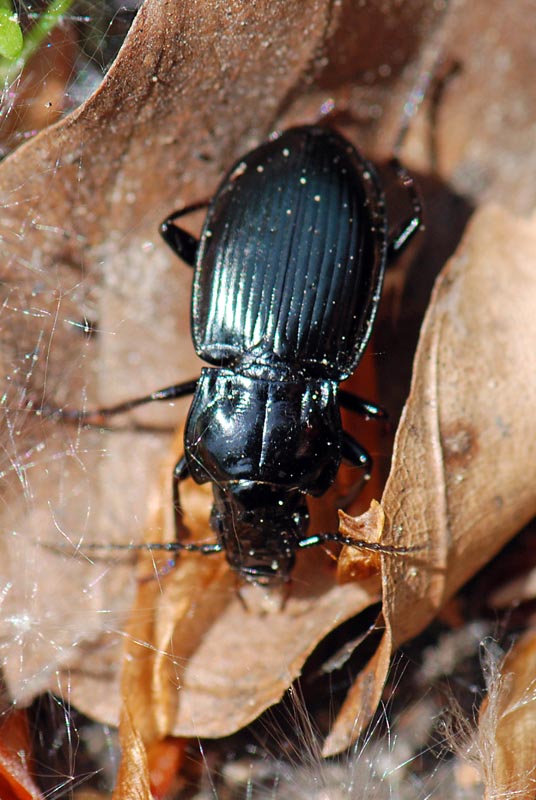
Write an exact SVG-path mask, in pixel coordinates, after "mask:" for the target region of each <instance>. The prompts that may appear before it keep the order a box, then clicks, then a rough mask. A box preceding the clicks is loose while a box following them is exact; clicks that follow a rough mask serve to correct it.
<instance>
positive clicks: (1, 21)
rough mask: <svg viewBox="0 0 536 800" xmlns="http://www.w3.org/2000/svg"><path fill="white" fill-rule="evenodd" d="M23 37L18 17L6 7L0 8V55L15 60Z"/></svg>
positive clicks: (20, 49)
mask: <svg viewBox="0 0 536 800" xmlns="http://www.w3.org/2000/svg"><path fill="white" fill-rule="evenodd" d="M22 46H23V39H22V31H21V29H20V25H19V21H18V17H17V15H16V14H14V13H13V12H12V11H10V10H9V9H7V8H0V56H3V57H4V58H7V59H8V61H15V59H16V58H18V57H19V56H20V54H21V52H22Z"/></svg>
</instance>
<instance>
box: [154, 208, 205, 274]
mask: <svg viewBox="0 0 536 800" xmlns="http://www.w3.org/2000/svg"><path fill="white" fill-rule="evenodd" d="M207 206H208V201H207V200H201V201H200V202H199V203H193V204H192V205H190V206H186V208H182V209H181V210H180V211H175V213H174V214H171V216H170V217H168V218H167V219H165V220H164V221H163V223H162V224H161V225H160V235H161V237H162V238H163V240H164V241H165V242H166V244H168V245H169V246H170V247H171V249H172V250H173V252H174V253H176V254H177V255H178V256H179V258H182V260H183V261H185V262H186V263H187V264H188V266H190V267H193V266H194V264H195V258H196V255H197V248H198V246H199V240H198V239H196V238H195V236H192V234H191V233H188V231H185V230H184V229H183V228H179V226H178V225H175V224H174V223H175V220H176V219H179V217H184V216H186V214H191V213H193V212H194V211H199V209H201V208H206V207H207Z"/></svg>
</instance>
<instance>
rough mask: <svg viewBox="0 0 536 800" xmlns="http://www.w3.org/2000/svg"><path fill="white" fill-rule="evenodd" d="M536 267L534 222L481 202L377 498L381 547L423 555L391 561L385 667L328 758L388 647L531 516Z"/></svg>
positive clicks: (443, 280)
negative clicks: (383, 519)
mask: <svg viewBox="0 0 536 800" xmlns="http://www.w3.org/2000/svg"><path fill="white" fill-rule="evenodd" d="M513 242H515V247H512V243H513ZM535 264H536V224H535V220H534V219H532V220H531V221H528V220H522V219H516V218H514V217H512V216H511V215H510V214H509V213H508V212H506V211H504V210H501V209H499V208H496V207H487V208H484V209H482V210H481V211H479V212H478V213H477V214H476V215H475V216H474V217H473V219H472V221H471V224H470V226H469V229H468V231H467V233H466V235H465V237H464V239H463V241H462V244H461V246H460V248H459V250H458V251H457V253H456V255H455V256H454V258H453V259H452V260H451V261H450V262H449V264H448V265H447V267H446V268H445V270H444V271H443V273H442V275H441V276H440V278H439V280H438V282H437V284H436V287H435V289H434V292H433V295H432V300H431V303H430V307H429V309H428V311H427V314H426V317H425V320H424V323H423V327H422V331H421V337H420V341H419V346H418V348H417V353H416V356H415V363H414V373H413V381H412V387H411V392H410V396H409V398H408V401H407V404H406V407H405V409H404V411H403V414H402V418H401V421H400V425H399V428H398V431H397V435H396V439H395V448H394V453H393V464H392V468H391V474H390V476H389V479H388V481H387V485H386V487H385V491H384V494H383V498H382V505H383V508H384V510H385V516H386V526H385V530H384V533H383V537H382V542H383V543H385V544H393V545H398V546H404V547H408V548H414V549H415V552H414V553H413V554H409V555H404V556H399V557H393V556H383V614H384V618H385V623H386V633H385V639H384V642H383V643H382V645H381V652H382V658H381V662H382V668H381V669H379V668H378V660H377V658H375V659H373V661H372V662H371V664H370V665H369V667H368V668H367V670H366V671H365V673H364V674H363V675H361V676H360V678H359V682H360V683H359V685H360V686H361V685H363V687H364V688H363V689H361V688H359V689H358V690H355V689H354V690H353V691H352V692H351V693H350V695H349V698H348V700H347V701H346V704H345V706H344V708H343V710H342V712H341V716H340V717H339V719H338V720H337V721H336V723H335V725H334V728H333V730H332V732H331V734H330V736H329V738H328V740H327V742H326V746H325V752H326V753H334V752H338V751H340V750H341V749H343V748H344V747H346V746H348V744H349V743H350V742H351V741H352V738H353V737H354V735H355V722H354V720H355V719H356V718H357V717H358V716H359V715H360V713H361V710H362V707H363V704H365V707H368V704H369V699H368V698H369V695H370V693H371V692H372V694H373V695H374V697H376V698H377V699H379V697H380V695H381V689H382V687H383V684H384V682H385V680H386V677H387V669H388V663H389V660H388V658H385V656H384V655H383V654H384V652H385V649H386V648H388V647H390V646H392V647H393V648H395V647H397V646H398V645H400V644H402V643H403V642H405V641H407V640H408V639H410V638H411V637H413V636H415V635H416V634H417V633H419V632H420V631H422V630H423V628H425V627H426V625H427V624H428V623H429V622H430V620H431V619H432V618H433V617H434V616H435V615H436V614H437V612H438V611H439V609H440V608H441V606H442V605H443V604H444V603H445V602H446V600H448V598H449V597H451V596H452V595H453V594H454V593H455V592H456V591H457V590H458V589H459V587H460V586H461V585H462V584H463V583H465V581H467V580H468V578H469V577H471V576H472V575H474V574H475V573H476V572H477V571H478V570H479V569H480V568H481V567H482V566H483V565H484V564H486V563H487V562H488V561H489V560H490V559H491V558H492V557H493V556H494V555H495V554H496V553H497V552H498V551H499V550H500V549H501V547H502V546H503V545H504V544H505V543H506V542H507V541H508V540H509V539H510V538H511V537H512V536H513V535H514V534H515V533H517V532H518V531H519V530H520V529H521V528H522V527H523V525H525V524H526V523H527V522H528V521H529V520H530V519H531V518H532V517H533V516H534V515H535V514H536V489H535V486H536V415H535V414H534V408H535V404H536V385H535V384H534V382H533V381H532V382H531V381H530V380H527V376H532V375H535V374H536V351H535V349H534V346H533V343H534V341H536V316H535V314H534V308H535V306H536V270H535V268H534V267H535ZM389 640H390V641H389ZM371 684H372V685H373V686H374V688H373V689H371V688H370V687H371Z"/></svg>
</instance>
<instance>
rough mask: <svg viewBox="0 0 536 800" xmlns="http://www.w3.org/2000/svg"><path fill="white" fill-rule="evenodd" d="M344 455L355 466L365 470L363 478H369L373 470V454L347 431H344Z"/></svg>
mask: <svg viewBox="0 0 536 800" xmlns="http://www.w3.org/2000/svg"><path fill="white" fill-rule="evenodd" d="M341 452H342V457H343V458H344V459H345V461H349V462H350V464H353V465H354V466H355V467H359V469H362V470H363V471H364V474H363V478H364V480H368V479H369V478H370V473H371V472H372V456H371V455H370V453H369V452H368V450H365V448H364V447H363V446H362V445H360V444H359V442H356V440H355V439H354V438H353V436H350V434H349V433H346V431H343V432H342V448H341Z"/></svg>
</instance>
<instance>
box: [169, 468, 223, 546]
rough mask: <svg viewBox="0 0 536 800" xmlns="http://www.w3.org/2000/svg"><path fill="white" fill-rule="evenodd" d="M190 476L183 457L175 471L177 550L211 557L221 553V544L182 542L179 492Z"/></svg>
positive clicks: (174, 501)
mask: <svg viewBox="0 0 536 800" xmlns="http://www.w3.org/2000/svg"><path fill="white" fill-rule="evenodd" d="M189 476H190V469H189V467H188V462H187V460H186V456H183V457H182V458H181V459H180V460H179V461H178V462H177V463H176V464H175V469H174V470H173V486H172V496H173V517H174V527H175V540H176V542H175V544H176V549H177V550H188V551H189V552H193V553H202V554H203V555H210V554H211V553H220V552H221V551H222V549H223V548H222V545H221V544H220V543H219V542H214V543H213V544H188V543H184V542H181V537H182V531H183V525H182V506H181V499H180V492H179V484H180V483H181V481H184V480H186V478H188V477H189Z"/></svg>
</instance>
